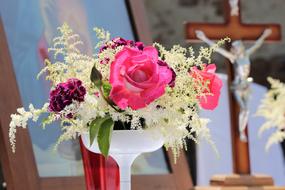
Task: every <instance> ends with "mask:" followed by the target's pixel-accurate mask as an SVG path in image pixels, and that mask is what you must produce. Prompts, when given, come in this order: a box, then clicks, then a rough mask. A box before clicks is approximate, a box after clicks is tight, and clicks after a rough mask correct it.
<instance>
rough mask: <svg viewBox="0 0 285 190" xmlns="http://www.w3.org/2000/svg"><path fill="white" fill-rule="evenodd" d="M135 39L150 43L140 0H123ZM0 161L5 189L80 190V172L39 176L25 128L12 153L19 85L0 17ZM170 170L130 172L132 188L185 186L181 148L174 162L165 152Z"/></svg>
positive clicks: (172, 189)
mask: <svg viewBox="0 0 285 190" xmlns="http://www.w3.org/2000/svg"><path fill="white" fill-rule="evenodd" d="M125 2H126V5H127V8H128V12H129V15H130V18H131V23H132V28H133V31H134V34H135V38H136V40H140V41H143V42H144V43H146V44H151V42H152V40H151V35H150V33H149V29H148V25H147V23H146V19H145V18H146V17H145V11H144V4H143V1H138V0H126V1H125ZM0 49H1V51H0V89H1V90H0V161H1V165H2V170H3V175H4V178H5V180H6V183H7V189H8V190H23V189H25V190H62V189H68V190H82V189H85V181H84V176H80V177H44V178H42V177H40V176H39V174H38V171H37V166H36V161H35V158H34V154H33V148H32V143H31V139H30V135H29V131H28V130H25V129H19V130H18V131H17V135H16V138H17V151H16V153H15V154H14V153H12V151H11V148H10V144H9V135H8V130H9V122H10V114H11V113H14V112H15V110H16V109H17V108H18V107H21V106H22V102H21V97H20V92H19V88H18V85H17V80H16V77H15V73H14V69H13V65H12V59H11V56H10V53H9V48H8V42H7V39H6V35H5V31H4V26H3V23H2V20H1V17H0ZM165 155H166V157H167V160H168V161H169V167H170V173H169V174H163V175H162V174H160V175H135V176H132V188H133V189H135V190H146V189H147V190H155V189H156V190H159V189H161V190H186V189H190V188H191V187H192V186H193V184H192V180H191V176H190V172H189V167H188V164H187V161H186V157H185V154H184V152H183V153H181V155H180V157H179V158H178V160H177V163H176V164H175V163H174V157H173V154H172V153H171V151H167V152H166V153H165Z"/></svg>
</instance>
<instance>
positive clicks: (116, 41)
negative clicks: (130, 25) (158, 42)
mask: <svg viewBox="0 0 285 190" xmlns="http://www.w3.org/2000/svg"><path fill="white" fill-rule="evenodd" d="M119 46H129V47H136V48H138V49H139V50H141V51H142V50H143V48H144V44H143V43H142V42H135V41H133V40H125V39H124V38H121V37H118V38H114V39H112V41H111V42H107V43H106V44H104V45H103V46H102V47H101V48H100V50H99V53H101V52H103V51H104V50H106V49H108V48H111V49H115V48H117V47H119Z"/></svg>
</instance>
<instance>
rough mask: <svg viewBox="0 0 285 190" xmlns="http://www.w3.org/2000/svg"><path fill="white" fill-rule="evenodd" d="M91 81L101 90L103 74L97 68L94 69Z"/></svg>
mask: <svg viewBox="0 0 285 190" xmlns="http://www.w3.org/2000/svg"><path fill="white" fill-rule="evenodd" d="M90 80H91V81H92V82H93V84H94V85H95V86H96V87H98V88H100V87H101V86H102V74H101V73H100V71H98V70H97V69H96V67H95V66H94V67H93V68H92V71H91V75H90Z"/></svg>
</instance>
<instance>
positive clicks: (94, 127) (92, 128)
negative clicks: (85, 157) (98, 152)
mask: <svg viewBox="0 0 285 190" xmlns="http://www.w3.org/2000/svg"><path fill="white" fill-rule="evenodd" d="M104 119H105V118H101V117H98V118H96V119H94V120H93V121H91V123H90V125H89V138H90V146H91V145H92V144H93V142H94V139H95V137H96V136H97V134H98V131H99V128H100V126H101V125H102V123H103V122H104Z"/></svg>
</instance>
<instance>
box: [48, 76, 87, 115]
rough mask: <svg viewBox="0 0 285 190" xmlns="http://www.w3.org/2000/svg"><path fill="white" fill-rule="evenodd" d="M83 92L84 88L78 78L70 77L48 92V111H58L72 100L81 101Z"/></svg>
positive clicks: (84, 92) (84, 91)
mask: <svg viewBox="0 0 285 190" xmlns="http://www.w3.org/2000/svg"><path fill="white" fill-rule="evenodd" d="M85 94H86V89H85V88H84V86H82V82H81V81H80V80H78V79H75V78H71V79H68V81H67V82H63V83H59V84H58V85H56V88H55V89H54V90H52V91H51V92H50V97H49V99H50V102H49V111H52V112H56V113H58V112H60V111H62V110H63V109H64V108H65V107H66V106H68V105H70V104H71V103H72V102H73V101H78V102H82V101H84V96H85Z"/></svg>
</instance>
